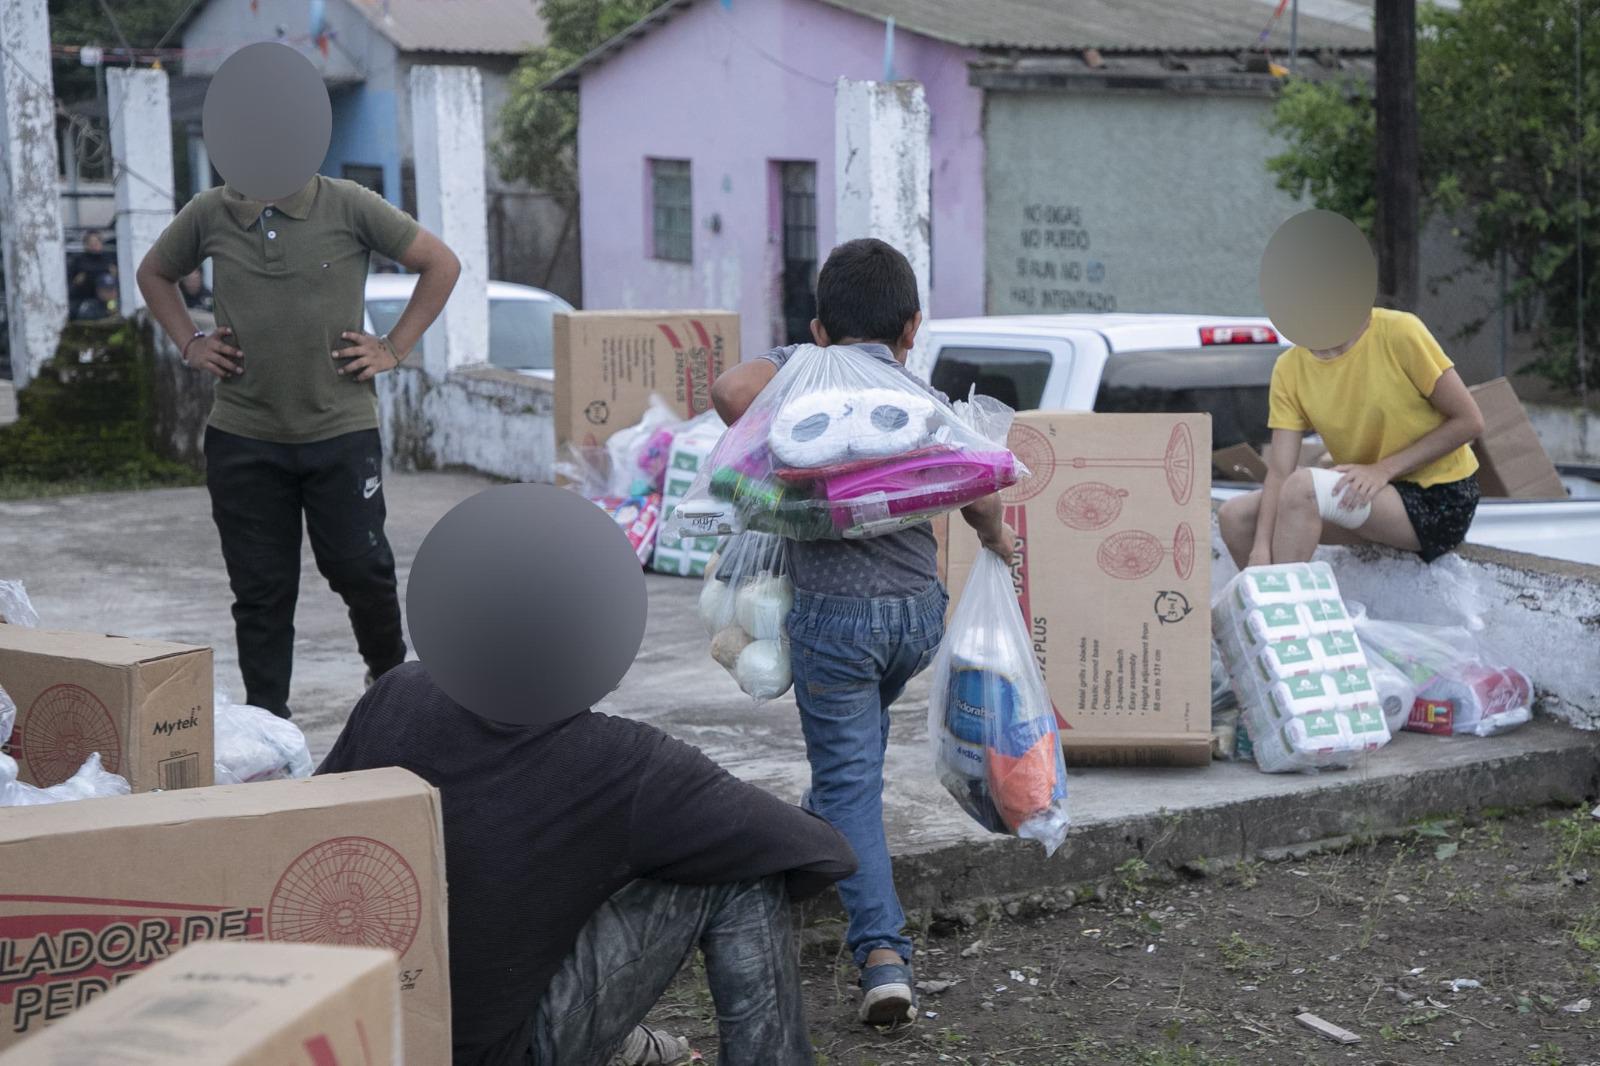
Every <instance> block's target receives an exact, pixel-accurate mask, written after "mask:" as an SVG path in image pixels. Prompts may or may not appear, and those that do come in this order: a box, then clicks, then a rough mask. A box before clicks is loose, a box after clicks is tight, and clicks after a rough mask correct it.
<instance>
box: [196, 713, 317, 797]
mask: <svg viewBox="0 0 1600 1066" xmlns="http://www.w3.org/2000/svg"><path fill="white" fill-rule="evenodd" d="M214 734H215V738H216V752H215V754H214V755H213V757H212V761H213V764H214V767H215V770H216V783H217V784H219V785H241V784H245V783H246V782H250V781H276V780H278V779H280V778H285V777H310V776H311V771H312V769H313V766H312V763H311V749H310V748H309V747H307V746H306V737H305V734H304V733H302V732H300V727H299V726H297V725H295V724H294V723H293V722H291V721H289V720H288V719H287V718H279V717H278V716H277V715H275V714H273V713H272V712H271V711H268V710H264V709H262V708H260V707H251V706H249V705H248V704H239V703H233V702H231V701H229V699H228V698H227V697H226V696H224V695H220V694H219V695H218V697H217V700H216V724H215V728H214Z"/></svg>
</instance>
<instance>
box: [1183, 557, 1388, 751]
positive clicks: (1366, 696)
mask: <svg viewBox="0 0 1600 1066" xmlns="http://www.w3.org/2000/svg"><path fill="white" fill-rule="evenodd" d="M1212 632H1213V634H1214V635H1215V639H1216V647H1217V649H1218V650H1219V651H1220V653H1221V657H1222V661H1223V665H1224V666H1225V667H1226V669H1227V671H1228V676H1229V677H1230V678H1231V679H1232V681H1233V690H1234V694H1235V696H1237V698H1238V701H1239V707H1240V711H1241V714H1240V729H1239V730H1238V737H1239V738H1241V739H1242V738H1246V737H1247V738H1248V747H1249V750H1250V753H1251V756H1252V757H1253V758H1254V759H1255V762H1256V765H1257V766H1258V767H1260V769H1262V770H1263V771H1265V772H1267V773H1291V772H1312V771H1317V770H1324V769H1336V768H1344V767H1348V766H1350V765H1352V764H1353V763H1354V762H1355V760H1356V759H1357V757H1359V756H1360V755H1361V754H1362V753H1363V752H1369V751H1375V750H1377V749H1378V748H1381V747H1383V746H1384V745H1385V744H1387V743H1388V742H1389V740H1390V736H1391V734H1390V731H1389V727H1388V723H1387V721H1386V719H1385V717H1384V714H1383V708H1382V702H1381V700H1382V697H1381V694H1380V692H1379V689H1378V686H1377V684H1376V683H1375V680H1374V678H1373V676H1372V671H1371V670H1370V669H1369V667H1368V665H1367V661H1366V656H1365V654H1364V652H1363V651H1362V647H1361V642H1360V640H1359V639H1358V637H1357V635H1356V624H1355V620H1354V619H1353V618H1352V617H1351V615H1350V612H1349V611H1348V610H1347V609H1346V607H1345V604H1344V602H1343V600H1342V599H1341V598H1340V595H1339V586H1338V583H1337V582H1336V581H1335V580H1334V577H1333V571H1332V569H1330V568H1329V567H1328V565H1327V564H1326V563H1322V562H1316V563H1297V564H1291V565H1283V566H1258V567H1251V568H1249V569H1247V570H1245V571H1244V572H1243V573H1241V574H1239V575H1238V576H1237V577H1235V578H1234V579H1233V580H1232V581H1230V582H1229V583H1228V585H1227V587H1226V588H1225V589H1224V590H1223V592H1222V594H1221V595H1220V596H1218V597H1217V599H1216V601H1215V602H1214V604H1213V606H1212Z"/></svg>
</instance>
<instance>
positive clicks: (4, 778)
mask: <svg viewBox="0 0 1600 1066" xmlns="http://www.w3.org/2000/svg"><path fill="white" fill-rule="evenodd" d="M132 791H133V789H132V787H131V786H130V785H129V784H128V781H127V778H124V777H121V776H119V775H117V774H113V773H111V772H109V771H107V770H106V769H105V767H103V766H102V765H101V764H100V753H99V752H98V751H96V752H91V753H90V755H89V757H88V758H87V759H85V760H84V761H83V765H82V766H81V767H79V768H78V772H77V773H75V774H73V775H72V776H71V777H69V778H67V779H66V780H65V781H62V782H61V783H60V784H56V785H51V786H50V787H49V788H39V787H38V786H37V785H29V784H24V783H23V782H21V781H18V780H17V762H16V760H15V759H13V758H12V757H11V756H9V755H7V754H5V753H4V752H0V807H37V806H40V805H41V804H45V803H67V802H69V801H71V800H83V799H103V798H105V797H107V796H126V795H128V794H129V793H130V792H132Z"/></svg>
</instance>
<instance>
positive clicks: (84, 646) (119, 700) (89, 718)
mask: <svg viewBox="0 0 1600 1066" xmlns="http://www.w3.org/2000/svg"><path fill="white" fill-rule="evenodd" d="M0 678H4V680H5V689H6V692H7V693H9V694H10V696H11V698H12V700H13V701H15V703H16V705H17V721H16V725H15V726H14V728H13V730H12V733H11V738H10V740H9V741H7V742H6V745H5V752H6V754H8V755H10V756H11V757H12V758H13V759H15V760H16V761H17V768H18V774H17V778H18V780H20V781H22V782H24V783H26V784H30V785H38V786H40V787H48V786H50V785H56V784H60V783H61V782H62V781H65V780H66V779H67V778H69V777H71V776H72V775H73V774H75V773H77V772H78V769H79V768H80V767H81V766H82V765H83V762H84V760H85V759H87V758H88V757H89V755H90V754H91V753H93V752H99V753H100V762H101V765H102V767H103V768H104V769H106V770H107V771H109V772H111V773H114V774H119V775H121V776H122V777H125V778H127V780H128V783H129V784H131V785H132V786H133V790H134V791H135V792H148V791H150V790H151V789H157V788H160V789H177V788H194V787H197V786H202V785H209V784H211V782H212V728H213V726H212V689H211V686H212V668H211V649H210V648H197V647H192V646H190V645H187V644H173V643H169V642H167V641H160V640H134V639H131V638H129V637H110V636H104V635H101V634H98V633H65V632H57V631H54V630H49V629H31V628H26V627H23V626H15V625H0Z"/></svg>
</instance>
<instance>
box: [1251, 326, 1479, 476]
mask: <svg viewBox="0 0 1600 1066" xmlns="http://www.w3.org/2000/svg"><path fill="white" fill-rule="evenodd" d="M1454 365H1455V364H1453V363H1452V362H1450V357H1449V356H1447V355H1445V354H1444V349H1442V348H1440V347H1439V342H1438V341H1436V340H1434V339H1433V334H1431V333H1429V332H1428V327H1427V326H1424V325H1423V324H1422V320H1421V319H1419V318H1417V316H1416V315H1413V314H1409V313H1407V312H1405V311H1390V310H1387V309H1385V308H1374V309H1373V311H1372V324H1371V325H1369V326H1368V327H1367V331H1366V332H1365V333H1363V334H1362V335H1361V338H1360V339H1359V340H1357V341H1356V343H1355V346H1354V347H1353V348H1351V349H1350V350H1349V351H1348V352H1345V353H1344V354H1343V355H1341V356H1338V357H1337V358H1334V359H1318V358H1317V357H1316V356H1314V355H1312V354H1311V352H1310V351H1308V350H1307V349H1305V348H1302V347H1300V346H1299V345H1296V346H1295V347H1293V348H1290V349H1289V350H1288V351H1286V352H1284V353H1283V354H1282V355H1281V356H1279V357H1278V363H1277V366H1275V367H1274V368H1273V370H1272V408H1271V414H1270V417H1269V419H1268V425H1269V426H1270V427H1271V428H1272V429H1286V430H1293V431H1294V432H1297V433H1313V432H1314V433H1316V434H1317V435H1318V436H1320V437H1321V438H1322V441H1323V443H1324V444H1326V445H1327V446H1328V454H1329V455H1331V456H1333V461H1334V462H1335V463H1339V464H1345V463H1350V464H1357V465H1362V464H1367V463H1376V462H1378V461H1379V460H1382V459H1387V458H1388V457H1389V456H1391V455H1394V454H1395V453H1396V452H1399V451H1403V450H1404V449H1406V448H1408V447H1410V446H1411V445H1413V444H1415V443H1416V442H1417V441H1419V440H1421V439H1422V438H1423V437H1425V436H1427V435H1428V434H1429V433H1431V432H1432V431H1433V430H1435V429H1437V428H1438V427H1439V426H1441V425H1443V424H1444V422H1445V416H1444V415H1442V414H1440V413H1439V411H1438V410H1437V409H1436V408H1435V407H1434V406H1433V404H1432V403H1430V402H1429V399H1428V398H1429V397H1430V396H1432V395H1433V389H1434V386H1435V385H1437V384H1438V382H1439V378H1440V377H1442V376H1443V375H1444V372H1445V371H1446V370H1449V369H1451V368H1452V367H1453V366H1454ZM1477 470H1478V458H1477V456H1475V455H1473V454H1472V448H1471V447H1470V446H1468V445H1465V444H1463V445H1462V446H1461V447H1459V448H1457V449H1456V450H1455V451H1453V452H1450V453H1449V454H1448V455H1445V456H1443V457H1442V458H1439V459H1435V460H1434V461H1433V462H1431V463H1429V464H1428V465H1426V466H1423V467H1420V468H1419V469H1417V470H1414V471H1412V472H1411V473H1409V474H1406V475H1404V476H1403V478H1402V479H1401V480H1404V481H1414V482H1416V483H1417V484H1419V485H1421V486H1422V487H1423V488H1427V487H1428V486H1430V485H1442V484H1445V483H1447V482H1451V481H1460V480H1461V479H1462V478H1465V477H1469V476H1471V475H1472V474H1474V473H1476V472H1477Z"/></svg>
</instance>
